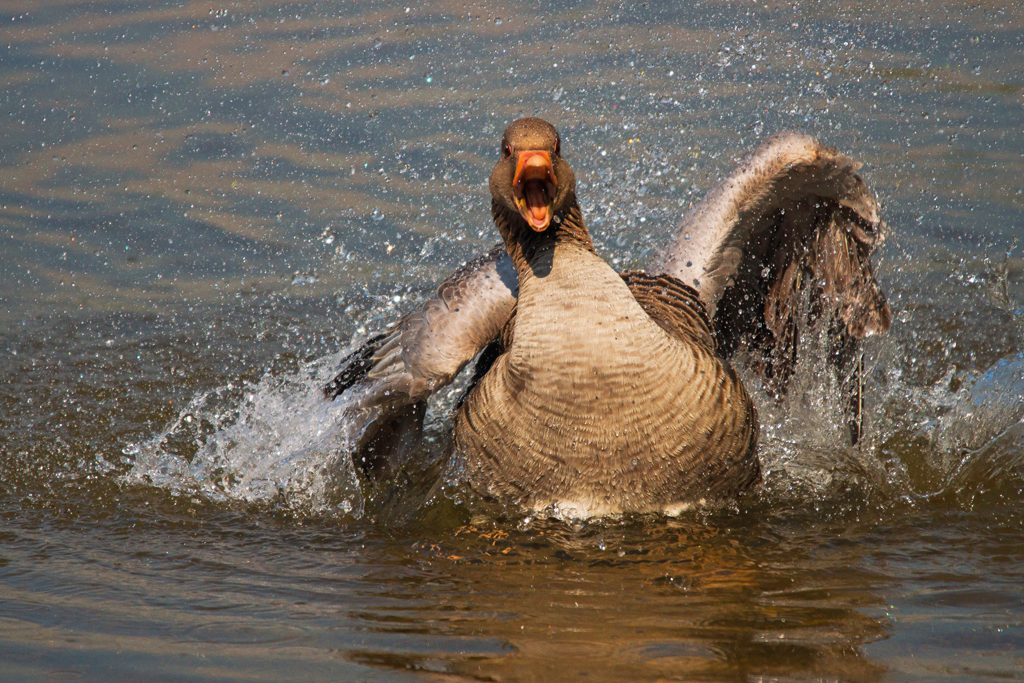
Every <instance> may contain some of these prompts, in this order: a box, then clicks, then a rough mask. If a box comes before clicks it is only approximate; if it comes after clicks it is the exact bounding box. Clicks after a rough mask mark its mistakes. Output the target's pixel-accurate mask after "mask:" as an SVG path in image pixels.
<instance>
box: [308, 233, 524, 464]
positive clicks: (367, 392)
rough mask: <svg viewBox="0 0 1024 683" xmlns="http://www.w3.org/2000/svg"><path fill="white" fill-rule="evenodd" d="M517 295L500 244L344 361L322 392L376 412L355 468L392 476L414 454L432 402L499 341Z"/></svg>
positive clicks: (514, 279)
mask: <svg viewBox="0 0 1024 683" xmlns="http://www.w3.org/2000/svg"><path fill="white" fill-rule="evenodd" d="M518 294H519V282H518V278H517V277H516V271H515V268H514V267H513V266H512V261H511V259H510V258H509V256H508V253H507V252H506V251H505V247H504V245H502V244H499V245H498V246H496V247H494V248H493V249H491V250H490V251H489V252H487V253H486V254H484V255H483V256H480V257H478V258H476V259H474V260H472V261H470V262H469V263H466V264H465V265H463V266H462V267H461V268H459V269H458V270H456V271H455V272H454V273H452V275H451V276H450V277H449V278H448V279H447V280H445V281H444V282H443V283H442V284H441V286H440V287H438V290H437V294H436V296H434V297H433V298H432V299H430V300H428V301H427V302H426V303H424V304H423V305H422V306H420V307H419V308H418V309H416V310H414V311H412V312H411V313H408V314H406V315H405V316H403V317H402V318H401V319H399V320H398V321H397V322H395V323H394V324H393V325H391V326H390V327H388V329H386V330H385V331H384V332H383V333H381V334H379V335H377V336H375V337H372V338H370V339H368V340H367V341H366V342H364V343H363V345H362V346H361V347H360V348H359V349H357V350H356V351H355V352H354V353H352V354H351V355H349V357H348V358H346V359H345V360H344V361H342V367H343V368H344V369H343V370H342V371H341V372H340V373H339V374H338V375H337V376H336V377H335V378H334V379H333V380H331V382H329V383H328V384H327V385H326V386H325V387H324V395H325V396H326V397H327V398H329V399H334V398H336V397H338V396H339V395H341V394H342V393H345V392H347V391H349V390H350V389H351V390H353V391H352V398H353V404H352V405H351V406H349V408H350V409H355V410H357V411H363V412H368V411H371V412H372V414H370V413H368V415H369V416H370V417H369V419H368V420H367V427H366V429H365V431H364V432H363V434H362V437H361V438H360V440H359V443H358V445H357V452H358V455H357V458H356V461H357V463H360V464H361V465H362V466H363V469H364V471H365V472H367V473H371V472H373V473H377V472H379V471H385V472H386V471H387V470H389V469H394V467H395V466H396V464H398V462H397V461H400V460H402V459H404V457H405V454H406V453H407V452H410V451H412V450H415V448H416V446H418V443H419V436H420V434H421V432H422V425H423V416H424V412H425V408H426V400H427V398H429V397H430V395H431V394H433V393H434V392H436V391H437V390H439V389H441V388H442V387H444V386H445V385H447V384H449V383H450V382H451V381H452V380H453V379H454V378H455V376H456V375H458V374H459V372H460V371H461V370H462V368H463V367H465V365H466V364H467V363H468V362H469V361H471V360H472V359H473V358H474V357H475V356H476V355H477V353H479V351H480V350H481V349H483V348H484V347H485V346H486V345H487V344H488V343H489V342H490V341H491V340H493V339H494V338H495V337H497V336H498V334H499V332H500V331H501V329H502V326H503V325H504V324H505V322H506V321H507V320H508V318H509V315H510V314H511V312H512V309H513V307H514V306H515V302H516V296H518ZM398 451H401V453H400V454H399V455H398V456H396V455H395V454H396V452H398Z"/></svg>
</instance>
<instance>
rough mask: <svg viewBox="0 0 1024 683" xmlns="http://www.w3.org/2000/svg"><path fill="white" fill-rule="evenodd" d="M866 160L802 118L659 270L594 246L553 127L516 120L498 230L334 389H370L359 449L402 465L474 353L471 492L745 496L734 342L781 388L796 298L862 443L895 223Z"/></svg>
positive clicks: (466, 447)
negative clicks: (874, 191) (426, 418)
mask: <svg viewBox="0 0 1024 683" xmlns="http://www.w3.org/2000/svg"><path fill="white" fill-rule="evenodd" d="M856 168H857V165H856V164H854V162H852V161H850V160H849V159H848V158H847V157H845V156H843V155H840V154H838V153H837V152H835V151H834V150H830V149H828V148H824V147H822V146H820V145H819V144H818V143H817V142H816V141H814V140H813V139H811V138H807V137H806V136H800V135H799V134H787V135H784V136H778V137H777V138H776V139H774V140H773V139H770V140H769V141H768V142H767V143H766V144H765V145H764V146H763V147H762V148H761V149H760V150H758V151H757V152H755V153H754V154H753V155H752V156H751V157H749V158H748V159H747V161H746V162H745V163H744V165H742V166H741V168H740V169H739V170H738V171H737V173H736V174H734V176H733V177H731V178H730V179H727V180H726V181H723V183H722V184H721V185H719V187H718V188H716V189H715V190H714V191H712V193H711V194H710V195H709V199H708V200H705V203H703V204H702V205H700V206H698V207H697V209H696V210H695V211H694V212H692V213H691V214H690V216H688V217H687V219H685V220H684V222H683V225H682V228H681V234H680V235H679V236H678V237H677V239H676V240H675V242H674V243H672V245H671V246H670V248H669V250H668V252H667V253H665V254H663V256H662V259H661V263H662V264H663V270H664V271H665V272H657V273H655V274H647V273H642V272H633V273H616V272H615V271H614V270H613V269H612V268H611V267H610V266H609V265H608V264H607V263H606V262H605V261H604V260H602V259H601V258H600V257H599V256H598V255H597V254H596V252H595V250H594V247H593V244H592V241H591V239H590V235H589V233H588V232H587V229H586V227H585V224H584V220H583V216H582V213H581V211H580V207H579V203H578V202H577V199H576V194H575V186H576V183H575V176H574V174H573V171H572V169H571V168H570V167H569V165H568V163H567V162H566V161H565V159H564V158H563V157H562V154H561V140H560V138H559V135H558V133H557V131H556V130H555V129H554V128H553V127H552V126H551V125H550V124H548V123H547V122H545V121H542V120H541V119H536V118H527V119H520V120H518V121H515V122H513V123H512V124H511V125H510V126H509V127H508V128H507V129H506V131H505V134H504V136H503V139H502V146H501V159H500V160H499V162H498V163H497V164H496V165H495V167H494V170H493V171H492V173H491V178H490V189H491V197H492V202H491V206H492V215H493V218H494V221H495V225H496V227H497V228H498V231H499V233H500V234H501V236H502V240H503V243H502V245H501V246H499V247H496V248H495V249H493V250H492V251H491V252H489V253H488V254H486V255H484V256H482V257H481V258H479V259H477V260H475V261H473V262H470V263H469V264H467V265H466V266H464V267H463V268H461V269H459V270H458V271H457V272H456V273H455V274H453V275H452V276H451V277H450V278H449V279H448V280H446V281H445V283H443V284H442V285H441V287H440V289H439V290H438V295H437V297H436V298H435V299H432V300H430V301H428V302H426V303H425V304H424V305H423V306H422V307H421V308H420V309H418V310H416V311H413V312H411V313H409V314H407V315H406V316H405V317H403V318H402V319H401V320H399V321H398V322H397V323H396V324H395V325H393V326H392V327H391V328H390V329H389V330H387V331H386V332H384V333H383V334H381V335H378V336H377V337H374V338H372V339H370V340H369V341H367V342H366V344H365V345H364V346H363V347H362V348H361V349H359V350H358V351H357V352H356V353H354V354H352V356H350V358H349V359H348V362H347V364H346V367H345V368H344V369H343V370H342V372H341V373H340V374H339V375H338V377H337V378H335V380H334V381H332V382H331V383H330V384H329V385H327V387H325V393H326V394H327V396H328V397H330V398H334V397H336V396H338V395H339V394H341V393H343V392H346V391H350V390H352V391H359V392H360V393H359V394H358V395H357V396H358V399H357V401H356V406H355V407H356V409H357V410H361V411H363V414H364V415H369V416H370V417H369V418H367V420H368V421H367V424H366V428H365V430H364V431H363V434H362V438H361V439H360V443H359V444H358V447H357V452H356V455H355V457H356V460H357V463H358V464H360V466H361V468H362V469H363V471H364V472H366V473H368V474H371V475H372V476H382V473H383V476H386V474H387V473H388V472H393V471H394V470H396V469H397V468H399V467H401V464H402V462H403V461H404V459H405V458H407V457H409V455H410V454H411V453H414V452H415V449H416V443H417V440H418V435H419V434H420V432H421V430H422V420H423V414H424V409H425V402H426V400H427V399H428V398H429V396H430V395H431V394H432V393H433V392H435V391H437V389H439V388H440V387H442V386H444V385H445V384H447V383H449V382H450V381H451V380H452V379H453V378H454V377H455V375H456V374H458V373H459V372H460V371H461V369H462V368H463V367H464V366H465V365H466V364H467V363H468V362H469V361H470V360H472V359H473V358H474V357H476V356H477V354H478V353H479V359H478V361H477V369H476V376H475V378H474V383H473V384H472V386H471V388H470V390H469V391H468V393H467V395H466V396H465V399H464V400H463V401H462V403H461V404H460V406H459V408H458V411H457V414H456V416H455V438H454V451H455V452H454V454H453V457H454V458H457V459H458V461H459V465H460V467H458V468H456V469H458V470H459V471H461V472H462V473H463V476H464V478H465V481H466V482H467V484H468V485H469V486H470V487H471V488H472V489H473V490H475V491H476V492H477V493H479V494H480V495H482V496H484V497H487V498H491V499H496V500H498V501H500V502H502V503H506V504H511V505H516V506H519V507H521V508H524V509H526V510H545V509H551V508H553V507H556V506H557V508H558V509H559V510H560V511H561V512H562V513H563V514H568V515H570V516H576V517H591V516H597V515H605V514H613V513H620V512H650V511H656V512H658V511H660V512H666V513H674V512H677V511H679V510H681V509H684V508H686V507H688V506H690V505H692V504H694V503H700V502H703V501H709V500H715V499H722V498H728V497H731V496H735V495H737V494H739V493H742V492H743V491H745V490H746V489H748V488H749V487H751V486H752V485H754V484H756V483H757V482H758V481H759V480H760V465H759V461H758V458H757V440H758V433H759V425H758V420H757V413H756V410H755V409H754V405H753V402H752V401H751V398H750V396H749V394H748V392H747V390H746V389H745V388H744V386H743V384H742V382H741V381H740V380H739V378H738V376H737V374H736V373H735V371H734V370H733V369H732V367H731V366H730V365H729V362H728V361H727V359H726V358H725V357H723V355H721V351H722V349H723V348H724V349H725V351H726V352H734V351H736V350H738V349H741V350H744V351H746V352H747V355H748V357H751V358H753V359H754V362H753V366H754V367H753V369H754V370H755V371H756V372H760V373H761V374H762V375H763V376H764V378H765V385H766V386H768V387H770V388H771V389H772V390H773V391H775V392H776V395H781V394H783V393H784V392H785V391H786V390H787V381H788V376H789V372H790V369H791V367H792V364H793V363H794V362H795V360H796V345H795V339H796V332H797V330H798V329H799V326H800V325H802V324H803V322H804V321H802V320H801V319H800V318H799V316H798V314H797V310H798V308H799V307H798V306H797V305H796V301H797V300H798V299H799V298H800V297H802V296H809V297H810V298H811V302H812V308H813V310H814V317H815V320H817V321H818V322H819V324H826V325H828V326H830V327H829V328H828V329H830V330H832V335H833V337H834V341H835V345H834V349H833V351H834V354H833V355H834V366H835V371H836V372H837V375H838V376H839V378H840V381H841V384H842V386H843V390H844V391H845V392H847V393H848V394H849V397H848V398H849V405H850V411H851V416H850V427H851V438H852V440H853V441H856V439H857V438H858V437H859V435H860V412H859V411H860V405H859V401H860V393H859V379H860V378H859V365H858V362H859V355H858V343H859V340H860V339H861V338H862V337H864V336H867V335H869V334H874V333H878V332H884V331H885V329H886V328H887V327H888V324H889V310H888V306H887V304H886V303H885V298H884V296H883V295H882V294H881V291H880V290H879V289H878V286H877V282H876V281H875V279H874V274H873V272H872V270H871V264H870V259H869V255H870V252H871V249H872V248H873V246H874V245H875V243H876V241H877V238H878V237H879V236H880V234H881V229H882V223H881V221H880V220H879V218H878V213H877V204H876V203H875V201H874V198H873V197H872V196H871V195H870V193H869V192H868V191H867V189H866V187H865V186H864V184H863V182H862V181H861V179H860V178H859V176H857V175H856V173H855V171H856ZM684 233H685V234H684ZM691 237H692V238H693V239H691ZM805 276H806V277H805ZM684 278H685V280H684ZM712 319H713V322H712ZM481 351H482V353H480V352H481Z"/></svg>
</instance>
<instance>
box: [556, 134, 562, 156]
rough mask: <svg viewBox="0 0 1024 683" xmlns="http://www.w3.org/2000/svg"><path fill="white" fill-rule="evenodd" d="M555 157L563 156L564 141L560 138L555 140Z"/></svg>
mask: <svg viewBox="0 0 1024 683" xmlns="http://www.w3.org/2000/svg"><path fill="white" fill-rule="evenodd" d="M555 156H556V157H560V156H562V139H561V138H558V139H556V140H555Z"/></svg>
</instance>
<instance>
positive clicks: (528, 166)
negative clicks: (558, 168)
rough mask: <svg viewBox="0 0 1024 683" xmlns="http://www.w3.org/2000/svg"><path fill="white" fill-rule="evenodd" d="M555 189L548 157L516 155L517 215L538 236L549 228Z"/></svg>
mask: <svg viewBox="0 0 1024 683" xmlns="http://www.w3.org/2000/svg"><path fill="white" fill-rule="evenodd" d="M557 189H558V179H557V178H555V169H554V167H553V166H552V165H551V155H550V154H548V153H547V152H540V151H532V150H527V151H524V152H520V153H519V158H518V160H517V161H516V175H515V178H513V180H512V192H513V193H514V194H515V197H516V206H517V207H518V208H519V213H520V214H521V215H522V216H523V218H525V219H526V223H527V224H528V225H529V226H530V227H531V228H533V229H534V230H535V231H537V232H544V231H545V230H547V229H548V226H549V225H551V214H552V205H553V204H554V201H555V190H557Z"/></svg>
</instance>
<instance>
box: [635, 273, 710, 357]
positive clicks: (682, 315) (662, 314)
mask: <svg viewBox="0 0 1024 683" xmlns="http://www.w3.org/2000/svg"><path fill="white" fill-rule="evenodd" d="M619 275H620V276H621V277H622V279H623V280H624V281H625V282H626V285H627V286H628V287H629V290H630V291H631V292H632V293H633V297H634V298H635V299H636V301H637V303H639V304H640V307H641V308H643V309H644V311H645V312H646V313H647V315H649V316H651V319H652V320H654V322H656V323H657V324H658V326H659V327H661V328H662V329H663V330H665V331H666V332H668V333H669V334H671V335H672V336H674V337H676V338H677V339H679V340H681V341H684V342H686V343H695V344H701V345H702V346H706V347H708V348H710V349H714V348H715V347H716V342H715V333H714V327H713V326H712V324H711V318H710V317H709V316H708V313H707V310H706V309H705V308H704V304H703V303H702V302H701V300H700V296H699V295H698V294H697V290H695V289H694V288H693V287H689V286H687V285H686V284H684V283H683V282H681V281H680V280H679V279H678V278H674V277H672V276H671V275H666V274H664V273H659V274H657V275H650V274H648V273H645V272H644V271H642V270H634V271H629V272H626V273H619Z"/></svg>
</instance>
